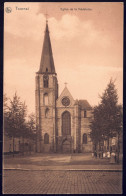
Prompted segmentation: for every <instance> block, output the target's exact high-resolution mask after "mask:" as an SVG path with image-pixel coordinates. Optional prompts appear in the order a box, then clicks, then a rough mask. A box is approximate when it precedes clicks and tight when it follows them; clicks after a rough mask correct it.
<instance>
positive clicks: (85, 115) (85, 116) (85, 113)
mask: <svg viewBox="0 0 126 196" xmlns="http://www.w3.org/2000/svg"><path fill="white" fill-rule="evenodd" d="M84 118H87V111H86V110H84Z"/></svg>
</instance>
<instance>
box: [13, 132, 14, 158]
mask: <svg viewBox="0 0 126 196" xmlns="http://www.w3.org/2000/svg"><path fill="white" fill-rule="evenodd" d="M13 157H14V136H13Z"/></svg>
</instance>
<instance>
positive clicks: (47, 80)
mask: <svg viewBox="0 0 126 196" xmlns="http://www.w3.org/2000/svg"><path fill="white" fill-rule="evenodd" d="M48 83H49V77H48V75H47V74H45V75H44V76H43V84H44V88H48V86H49V84H48Z"/></svg>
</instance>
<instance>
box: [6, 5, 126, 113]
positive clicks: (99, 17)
mask: <svg viewBox="0 0 126 196" xmlns="http://www.w3.org/2000/svg"><path fill="white" fill-rule="evenodd" d="M8 8H9V10H10V9H11V12H7V10H8ZM21 8H23V9H21ZM46 13H47V14H48V16H47V17H48V25H49V32H50V39H51V45H52V51H53V58H54V64H55V69H56V72H57V77H58V83H59V95H60V94H61V92H62V91H63V89H64V87H65V84H64V83H65V82H67V83H68V84H67V88H68V89H69V91H70V93H71V94H72V96H73V98H74V99H86V100H88V102H89V103H90V105H91V106H95V105H97V104H98V103H99V102H100V96H99V95H102V93H103V92H104V90H105V89H106V87H107V84H108V83H109V81H110V79H111V78H113V80H115V86H116V88H117V92H118V97H119V103H122V102H123V3H121V2H93V3H92V2H83V3H82V2H78V3H77V2H75V3H67V2H63V3H59V2H58V3H54V2H53V3H51V2H50V3H49V2H45V3H44V2H41V3H37V2H36V3H31V2H22V3H19V2H6V3H5V4H4V93H6V94H7V96H8V97H10V98H12V97H13V95H14V94H15V91H16V92H17V94H18V96H20V97H21V100H22V101H25V103H26V105H27V106H28V113H31V112H33V113H35V75H36V72H37V71H38V70H39V66H40V59H41V52H42V45H43V38H44V31H45V25H46Z"/></svg>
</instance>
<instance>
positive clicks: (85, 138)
mask: <svg viewBox="0 0 126 196" xmlns="http://www.w3.org/2000/svg"><path fill="white" fill-rule="evenodd" d="M83 144H87V134H86V133H84V134H83Z"/></svg>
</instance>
